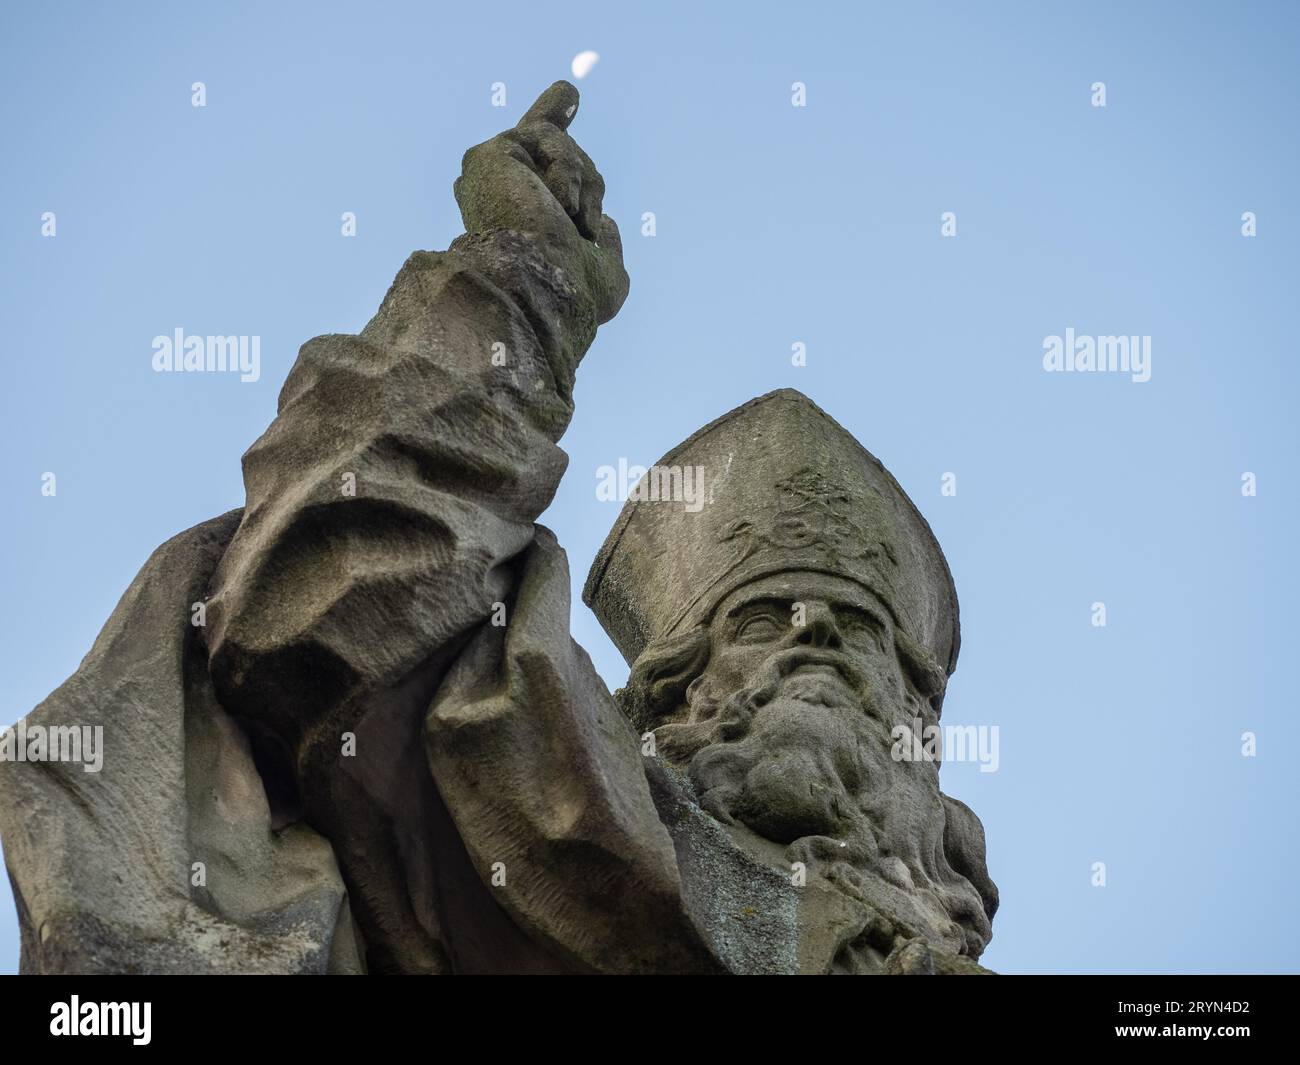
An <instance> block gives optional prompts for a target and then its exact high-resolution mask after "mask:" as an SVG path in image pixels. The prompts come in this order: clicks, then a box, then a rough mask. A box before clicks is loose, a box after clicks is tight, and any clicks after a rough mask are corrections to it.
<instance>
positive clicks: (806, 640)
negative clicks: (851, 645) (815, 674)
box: [795, 603, 843, 650]
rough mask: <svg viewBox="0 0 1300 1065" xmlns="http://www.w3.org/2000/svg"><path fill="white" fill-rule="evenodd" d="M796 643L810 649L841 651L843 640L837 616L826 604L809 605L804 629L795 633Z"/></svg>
mask: <svg viewBox="0 0 1300 1065" xmlns="http://www.w3.org/2000/svg"><path fill="white" fill-rule="evenodd" d="M795 642H796V643H801V644H805V645H807V646H809V647H828V648H830V649H832V650H839V648H840V646H841V644H842V643H843V640H842V639H841V638H840V629H839V626H838V625H837V624H836V623H835V615H834V614H833V613H832V612H831V610H830V608H829V607H828V606H827V605H826V604H825V603H809V604H808V613H807V616H806V618H805V619H804V625H803V628H801V629H799V630H798V631H797V632H796V633H795Z"/></svg>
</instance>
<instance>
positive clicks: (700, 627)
mask: <svg viewBox="0 0 1300 1065" xmlns="http://www.w3.org/2000/svg"><path fill="white" fill-rule="evenodd" d="M577 106H578V94H577V90H576V89H574V88H573V86H571V85H569V84H568V83H566V82H557V83H556V84H555V85H553V86H551V88H550V89H548V90H547V91H546V92H545V93H543V94H542V96H541V97H540V98H539V99H538V101H537V103H536V104H534V105H533V107H532V108H531V109H530V110H529V111H528V112H527V114H525V115H524V117H523V119H522V120H521V121H520V122H519V124H518V125H517V126H516V127H514V128H513V129H511V130H508V131H506V132H505V133H502V134H500V135H499V136H497V137H495V138H493V139H492V140H490V141H487V142H486V143H484V144H481V145H478V146H477V147H475V148H472V149H470V150H469V151H468V152H467V153H466V155H465V158H464V164H463V173H462V176H461V177H460V178H459V180H458V181H457V182H456V187H455V193H456V198H457V201H458V203H459V205H460V208H461V213H462V216H463V218H464V221H465V230H466V232H465V233H464V235H462V236H461V237H459V238H457V239H456V240H455V241H454V242H453V243H452V245H451V247H450V248H449V249H448V250H447V251H446V252H442V253H430V252H417V253H415V254H414V255H412V256H411V258H410V259H409V260H408V261H407V263H406V264H405V265H404V266H403V267H402V269H401V271H400V272H399V273H398V275H397V278H396V280H395V281H394V282H393V285H392V287H391V289H390V290H389V292H388V294H387V296H386V297H385V298H384V301H383V304H382V306H381V307H380V308H379V312H378V313H377V314H376V315H375V317H374V318H373V319H372V320H371V321H370V323H369V324H368V325H367V326H366V327H365V328H364V329H363V330H362V331H361V333H360V334H359V335H356V336H324V337H318V338H316V339H315V340H312V341H309V342H308V343H307V344H305V345H304V346H303V347H302V350H301V352H300V354H299V357H298V360H297V362H296V363H295V365H294V367H293V369H292V371H291V372H290V374H289V376H288V379H287V380H286V382H285V385H284V389H283V391H282V392H281V394H280V400H279V408H278V414H277V416H276V418H275V420H274V422H273V423H272V424H271V426H270V428H268V429H267V431H266V432H265V433H264V434H263V436H262V437H261V438H260V439H259V440H258V441H257V442H256V443H255V444H254V445H253V446H252V447H251V448H250V449H249V451H248V452H247V454H246V455H245V456H244V464H243V465H244V482H245V486H246V492H247V501H246V505H245V506H244V507H243V509H242V510H238V511H233V512H231V513H229V514H226V515H223V516H222V517H219V518H215V519H213V520H211V521H208V522H205V523H204V524H202V525H199V526H197V527H195V528H193V529H190V530H188V531H186V532H184V533H181V534H180V535H179V536H177V537H175V538H174V539H172V540H170V541H168V542H167V543H165V544H164V545H163V546H162V547H160V548H159V549H158V550H157V551H156V552H155V553H154V554H153V556H152V557H151V558H150V559H149V561H148V562H147V563H146V565H145V566H144V568H143V569H142V570H141V572H140V574H139V575H138V576H137V578H136V579H135V581H134V583H133V584H132V585H131V587H130V588H129V589H128V590H127V592H126V594H125V595H124V596H123V598H122V600H121V602H120V603H119V605H118V607H117V609H116V610H115V611H114V613H113V615H112V617H111V618H110V619H109V621H108V623H107V625H106V626H105V628H104V630H103V631H102V633H101V634H100V636H99V638H98V640H97V641H96V643H95V645H94V647H93V648H92V649H91V651H90V653H89V654H88V655H87V656H86V658H85V659H84V660H83V662H82V664H81V666H80V668H79V669H78V670H77V672H76V673H75V674H74V675H73V676H72V677H71V678H70V679H69V680H68V681H67V682H66V683H65V684H63V685H62V686H61V687H60V688H59V689H58V690H57V691H55V692H54V693H53V694H52V695H51V696H50V697H49V698H48V699H46V700H45V701H44V702H43V703H42V704H41V705H40V706H39V707H37V708H36V709H35V710H34V711H32V713H31V714H30V715H28V717H27V718H26V719H25V720H24V721H23V722H21V723H20V725H19V726H18V727H16V729H15V730H12V731H11V732H10V733H9V734H7V735H6V737H5V740H4V746H3V747H0V753H4V754H5V759H4V760H3V761H0V837H2V838H3V842H4V847H5V857H6V862H7V865H8V869H9V874H10V877H11V880H12V882H13V886H14V895H15V898H16V900H17V905H18V911H19V920H20V924H21V932H22V959H21V967H22V970H23V971H24V972H29V973H41V972H47V973H48V972H78V973H81V972H87V973H97V972H166V973H172V972H204V973H235V972H281V973H284V972H288V973H325V972H329V973H365V972H368V973H470V972H526V973H547V972H608V973H623V972H646V973H669V972H671V973H686V972H697V973H726V972H733V973H830V972H833V973H873V974H874V973H927V972H939V973H967V972H969V973H980V972H985V971H986V970H984V969H982V968H981V967H980V966H979V965H978V964H977V962H976V959H978V957H979V955H980V952H981V951H982V950H983V948H984V946H985V944H986V943H987V941H988V939H989V937H990V935H991V926H990V922H991V920H992V917H993V914H994V911H995V909H996V906H997V892H996V889H995V888H994V886H993V884H992V882H991V881H990V879H989V876H988V873H987V871H986V869H985V860H984V837H983V830H982V828H981V826H980V823H979V821H978V819H977V818H976V817H975V815H974V814H973V813H971V811H970V810H969V809H967V808H966V807H965V806H963V805H962V804H961V803H959V802H956V801H954V800H952V799H949V798H948V797H946V796H944V795H943V794H942V792H941V791H940V790H939V782H938V765H937V763H936V762H934V761H931V760H922V761H909V760H898V759H896V758H895V757H894V756H893V754H892V753H891V752H892V751H893V750H894V748H895V746H896V744H895V741H894V739H893V735H894V731H895V729H896V727H897V726H900V725H909V724H911V723H914V722H918V721H920V722H925V723H926V724H928V725H933V724H935V723H937V722H938V719H939V714H940V709H941V704H942V699H943V692H944V687H945V684H946V681H947V677H948V675H949V674H950V673H951V671H952V669H953V667H954V664H955V662H956V658H957V645H958V623H957V599H956V594H955V591H954V588H953V584H952V580H951V577H950V575H949V573H948V568H947V566H946V564H945V562H944V558H943V555H942V553H941V552H940V550H939V546H938V544H937V543H936V542H935V540H934V537H933V535H932V534H931V532H930V529H929V527H928V526H927V525H926V523H925V521H924V519H923V518H922V517H921V515H920V514H919V513H918V512H917V510H916V508H915V507H914V506H913V505H912V503H911V502H910V501H909V500H908V498H907V496H906V495H905V494H904V493H903V491H902V489H901V488H900V487H899V486H898V485H897V484H896V483H895V481H894V480H893V478H892V477H891V476H890V475H889V473H888V472H887V471H886V470H885V469H884V468H883V467H882V466H881V465H880V463H879V462H877V461H876V460H875V459H874V458H873V457H872V456H871V455H870V454H868V453H867V452H866V451H865V450H863V449H862V447H861V446H859V445H858V444H857V442H856V441H854V440H853V438H852V437H850V436H849V435H848V434H847V433H846V432H845V431H844V430H843V429H842V428H841V427H840V426H839V425H837V424H836V423H835V422H834V421H832V420H831V419H830V418H829V417H828V416H827V415H826V414H824V413H823V412H822V411H821V410H820V409H818V408H817V407H816V406H814V405H813V404H812V403H811V402H810V401H809V400H807V399H806V398H805V397H803V396H802V395H800V394H799V393H797V392H793V391H790V390H783V391H779V392H774V393H771V394H770V395H767V396H763V397H760V398H759V399H756V400H753V401H752V402H750V403H748V404H746V405H744V406H743V407H741V408H739V409H738V410H735V411H732V412H731V413H730V414H726V415H724V416H723V417H722V418H720V419H718V420H717V421H715V422H714V423H712V424H711V425H709V426H706V427H705V428H704V429H701V430H700V431H699V432H697V433H696V434H695V435H694V436H692V437H691V438H690V439H688V440H687V441H686V442H685V443H683V444H681V445H680V446H679V447H678V448H676V449H674V450H673V451H672V452H671V453H670V454H669V455H668V456H666V457H665V458H664V459H663V460H662V462H661V463H660V464H658V466H657V467H656V468H655V470H654V471H652V472H653V473H656V474H658V473H660V472H664V473H665V476H666V478H667V480H666V481H665V483H667V484H669V487H671V480H672V476H673V473H672V471H674V470H677V471H678V472H679V473H680V472H681V470H683V469H685V470H688V471H693V472H694V473H695V474H696V476H697V479H699V483H700V484H701V485H702V486H703V488H704V492H705V498H704V499H702V500H700V501H698V502H697V503H694V504H692V503H690V502H684V501H681V500H679V499H674V498H672V496H673V495H674V493H673V492H671V491H670V492H666V493H664V495H665V496H667V497H668V498H662V497H660V498H656V495H657V494H656V493H655V492H650V493H649V496H648V498H647V497H646V493H638V494H636V495H635V497H634V499H633V500H632V501H630V502H629V503H628V504H627V506H626V507H625V508H624V510H623V513H622V515H621V516H620V518H619V520H618V523H617V524H616V526H615V528H614V530H613V531H612V532H611V534H610V537H609V539H608V541H607V542H606V544H605V546H604V548H603V549H602V550H601V552H600V555H599V557H598V558H597V560H596V563H595V565H594V566H593V568H592V570H591V575H590V577H589V579H588V581H587V586H586V593H585V596H584V598H585V599H586V601H587V602H588V603H589V604H590V605H591V607H592V609H593V610H594V611H595V613H596V615H597V616H598V617H599V618H600V620H601V622H602V624H603V625H604V626H605V627H606V629H607V631H608V632H609V633H610V635H611V636H612V638H613V639H614V641H615V642H616V643H617V645H618V646H619V648H620V649H621V651H622V652H623V654H624V655H625V656H626V657H627V659H628V660H629V662H630V663H631V667H632V668H631V676H630V678H629V682H628V685H627V687H626V688H625V689H623V690H622V691H620V692H619V693H618V694H617V695H616V696H611V695H610V693H609V692H608V691H607V690H606V688H605V686H604V685H603V683H602V682H601V680H600V678H599V677H598V676H597V675H596V673H595V671H594V669H593V668H592V665H591V662H590V660H589V659H588V657H587V655H586V654H585V653H584V652H583V650H582V649H581V648H580V647H578V646H577V644H575V643H574V642H573V640H572V639H571V637H570V635H569V610H570V602H569V572H568V564H567V560H566V557H565V554H564V552H563V551H562V550H561V548H560V547H559V546H558V544H557V543H556V541H555V538H554V536H553V535H552V534H551V533H550V532H549V531H548V530H546V529H545V528H543V527H541V526H540V525H538V524H536V519H537V517H538V516H539V515H540V514H541V512H542V511H543V510H544V509H545V507H546V506H547V504H548V503H549V502H550V500H551V498H552V496H553V495H554V493H555V490H556V487H557V485H558V483H559V479H560V476H561V474H562V473H563V471H564V468H565V463H566V456H565V455H564V453H563V452H562V451H561V450H560V448H559V447H558V446H557V443H556V442H557V441H558V440H559V438H560V436H561V435H562V434H563V432H564V430H565V428H566V426H567V425H568V423H569V420H570V418H571V416H572V413H573V384H574V374H575V371H576V370H577V367H578V363H579V362H580V361H581V359H582V357H583V355H584V353H585V352H586V350H587V348H588V347H589V346H590V344H591V342H592V340H593V339H594V337H595V334H596V329H597V326H598V325H600V324H601V323H603V322H605V321H607V320H609V319H610V318H611V317H613V316H614V314H615V313H617V311H618V309H619V307H620V306H621V304H622V302H623V300H624V298H625V297H626V294H627V289H628V281H627V275H626V273H625V272H624V270H623V265H622V255H621V245H620V243H619V235H618V229H617V227H616V226H615V225H614V223H613V222H612V221H611V220H610V219H609V218H608V217H606V216H605V215H604V214H603V213H602V209H601V200H602V196H603V191H604V186H603V181H602V179H601V177H600V175H599V174H598V173H597V172H596V169H595V167H594V166H593V165H592V163H591V161H590V159H588V158H587V156H586V154H585V153H584V152H583V151H582V150H581V149H580V148H579V147H578V146H577V144H576V143H575V142H574V141H573V140H572V139H571V137H570V136H569V134H568V133H567V128H568V126H569V124H570V122H571V121H572V119H573V116H574V114H575V112H576V110H577ZM198 622H201V624H200V623H198ZM60 726H80V727H95V726H100V727H102V730H103V751H102V755H103V764H102V769H101V771H99V772H87V771H86V770H87V768H88V767H87V766H85V765H81V764H77V763H75V762H70V761H57V760H48V759H46V760H42V758H41V757H40V754H41V752H40V751H39V750H36V749H35V748H33V747H32V746H31V744H32V741H31V740H30V739H28V737H31V736H36V735H40V734H42V733H43V732H44V733H47V734H48V733H49V730H51V729H56V728H58V727H60ZM19 730H21V732H20V731H19ZM24 743H26V744H27V746H24ZM6 752H7V753H6ZM24 756H32V757H24ZM18 758H22V760H18Z"/></svg>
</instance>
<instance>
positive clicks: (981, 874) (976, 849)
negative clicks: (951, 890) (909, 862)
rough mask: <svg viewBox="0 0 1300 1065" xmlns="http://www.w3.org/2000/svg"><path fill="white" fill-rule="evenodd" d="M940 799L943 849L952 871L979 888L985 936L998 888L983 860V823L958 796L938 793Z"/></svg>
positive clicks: (992, 913) (976, 888) (990, 931)
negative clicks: (941, 804)
mask: <svg viewBox="0 0 1300 1065" xmlns="http://www.w3.org/2000/svg"><path fill="white" fill-rule="evenodd" d="M940 798H941V799H943V853H944V857H945V858H947V859H948V865H949V866H950V867H951V868H952V870H953V872H955V873H958V874H959V875H961V876H964V877H965V878H966V879H967V880H969V881H970V882H971V884H972V885H973V886H974V888H975V890H976V891H977V892H979V896H980V902H981V903H982V904H983V906H984V914H985V916H986V917H987V918H988V921H989V926H990V927H989V929H988V930H987V931H985V932H984V933H983V934H984V936H985V939H986V940H987V938H988V936H991V935H992V934H993V933H992V923H993V915H994V914H995V913H997V912H998V888H997V885H996V884H994V883H993V880H992V878H991V877H990V876H989V870H988V865H987V864H986V861H985V846H984V826H983V825H982V824H981V823H980V819H979V818H978V817H976V816H975V811H973V810H972V809H971V808H970V807H969V806H967V805H966V804H965V803H964V802H962V801H961V800H960V799H954V798H952V796H950V795H944V794H942V793H940Z"/></svg>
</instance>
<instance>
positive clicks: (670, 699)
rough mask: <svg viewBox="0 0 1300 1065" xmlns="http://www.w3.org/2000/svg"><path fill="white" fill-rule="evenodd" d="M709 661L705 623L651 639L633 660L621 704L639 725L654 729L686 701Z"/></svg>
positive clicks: (634, 723) (641, 728)
mask: <svg viewBox="0 0 1300 1065" xmlns="http://www.w3.org/2000/svg"><path fill="white" fill-rule="evenodd" d="M708 662H709V630H708V629H707V628H706V627H705V626H703V625H697V626H696V627H695V628H693V629H689V630H688V631H686V632H683V633H680V634H679V635H676V636H669V637H667V638H665V639H662V640H658V641H656V642H654V643H651V644H650V645H649V646H648V647H646V649H645V650H644V651H642V652H641V657H640V658H638V659H637V660H636V661H635V662H634V663H633V664H632V672H631V675H630V676H629V677H628V679H627V687H626V688H624V689H623V690H622V691H620V692H619V693H618V701H619V704H620V705H621V706H622V707H623V709H624V712H625V713H626V714H627V715H628V717H630V718H631V719H632V724H633V725H635V726H636V728H637V729H639V730H645V729H653V728H654V727H655V725H656V724H657V723H658V719H659V718H660V717H662V716H663V715H664V714H667V713H671V712H672V711H674V710H676V709H677V708H678V707H679V706H681V705H682V704H683V702H684V701H685V699H686V689H687V688H688V687H690V685H691V682H692V681H694V680H695V679H696V678H697V677H698V676H699V675H700V674H701V673H703V672H704V667H705V666H706V665H708Z"/></svg>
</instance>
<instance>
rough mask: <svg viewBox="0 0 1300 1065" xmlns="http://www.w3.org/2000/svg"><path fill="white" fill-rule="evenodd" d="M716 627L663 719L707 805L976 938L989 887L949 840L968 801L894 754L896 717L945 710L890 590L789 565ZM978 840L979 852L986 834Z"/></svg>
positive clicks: (947, 931) (942, 932)
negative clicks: (949, 795)
mask: <svg viewBox="0 0 1300 1065" xmlns="http://www.w3.org/2000/svg"><path fill="white" fill-rule="evenodd" d="M708 639H709V648H708V661H707V665H706V666H705V667H704V668H703V670H702V671H701V672H700V673H699V674H698V676H696V677H695V678H694V680H693V681H692V682H691V683H690V685H689V687H688V688H687V689H686V695H685V699H684V700H683V702H682V704H681V705H679V706H678V707H677V709H676V710H675V711H674V712H671V713H669V714H667V715H665V717H663V718H660V721H659V723H658V724H657V727H656V728H655V736H656V742H657V748H658V751H659V753H660V754H661V755H662V756H664V757H667V758H668V759H669V760H670V761H672V762H676V763H678V764H682V765H687V766H689V773H690V778H691V781H692V783H693V784H694V786H695V789H696V791H697V793H698V795H699V799H700V803H701V805H703V806H704V807H705V809H707V810H709V811H710V812H711V813H713V814H714V815H715V816H716V817H718V818H719V819H720V820H722V821H724V822H726V823H729V824H733V825H736V826H738V827H742V826H743V827H744V828H746V829H748V830H750V831H752V832H754V833H756V834H757V835H758V836H760V837H763V838H764V839H766V840H770V841H773V842H775V843H778V844H782V845H785V847H786V855H787V856H788V859H789V860H791V861H795V860H803V861H806V862H809V863H815V864H817V865H819V866H820V867H821V868H822V869H823V871H825V872H827V875H830V876H831V877H832V878H834V879H838V880H840V881H841V882H842V883H843V884H844V885H845V886H846V888H847V889H848V890H849V891H850V892H852V893H855V894H860V895H866V894H872V895H873V896H878V895H879V894H880V891H881V890H883V891H885V892H886V894H890V895H892V894H894V893H895V892H897V893H900V894H901V895H906V896H908V897H910V898H912V899H916V898H921V899H922V900H924V899H929V900H932V902H922V909H923V910H925V911H927V913H926V916H924V917H923V918H922V919H921V921H920V923H921V924H924V925H927V926H930V928H931V930H932V931H933V932H934V934H935V935H936V936H937V937H938V938H941V939H944V940H947V941H949V944H950V947H951V949H959V948H960V945H961V944H962V943H963V940H965V948H964V949H965V950H966V951H967V952H969V953H973V954H978V952H979V949H981V948H982V946H983V941H984V940H985V939H986V938H987V934H988V932H987V929H988V923H987V918H986V916H985V913H984V907H983V903H982V901H981V898H980V895H979V894H978V893H977V891H976V889H975V888H973V887H972V885H971V884H970V883H969V882H968V881H967V880H965V879H964V878H963V877H961V876H959V875H957V874H956V873H955V872H954V870H953V868H951V867H950V865H949V863H948V861H947V860H946V858H945V853H944V848H945V825H946V818H947V815H948V814H949V813H950V812H952V813H953V814H954V816H962V815H961V814H960V813H959V812H957V811H954V810H953V809H952V808H953V807H955V806H960V804H953V803H952V800H949V799H946V798H945V797H944V796H943V795H942V793H941V792H940V790H939V781H938V766H937V765H936V764H935V763H933V762H918V761H898V760H896V759H895V758H894V757H893V752H894V750H895V749H896V742H895V737H894V736H893V735H892V733H893V730H894V729H895V728H896V727H897V726H899V725H906V726H907V727H908V728H909V729H912V728H915V726H916V722H917V720H918V719H919V720H920V721H921V723H922V726H923V727H924V726H925V725H929V724H934V723H936V721H937V712H936V711H935V709H934V708H933V706H932V700H931V696H933V695H936V694H938V692H939V691H941V687H942V679H943V677H942V673H941V672H938V671H937V667H936V666H935V665H934V664H933V661H932V660H929V659H928V655H927V654H926V653H925V652H924V651H923V650H922V649H920V648H918V647H916V645H915V644H914V643H912V642H911V640H910V638H909V637H908V636H907V635H906V633H904V632H901V631H899V629H898V625H897V622H896V620H895V617H894V615H893V613H892V611H891V610H890V608H889V606H888V604H887V603H886V602H885V601H884V600H882V599H881V598H879V597H877V596H876V595H874V594H873V593H872V592H870V591H868V590H867V589H865V588H863V587H862V586H860V585H858V584H857V583H855V582H853V581H848V580H845V579H841V578H837V577H833V576H830V575H826V574H821V573H803V572H800V573H787V574H780V575H776V576H772V577H768V578H764V579H762V580H759V581H755V582H753V583H751V584H748V585H746V586H744V587H742V588H740V589H738V590H737V591H734V592H732V593H731V594H730V595H729V596H728V597H727V598H726V599H724V600H723V601H722V602H721V603H720V604H719V605H718V607H717V609H716V610H715V611H714V613H713V615H712V619H711V621H710V622H709V626H708ZM936 675H937V679H936ZM936 685H938V687H937V688H936ZM961 810H962V811H964V813H965V815H969V816H970V817H971V818H973V815H970V814H969V811H965V808H964V807H962V808H961ZM948 842H949V843H951V833H950V838H949V840H948ZM978 850H979V851H980V856H979V865H980V867H981V868H982V850H983V840H982V838H980V839H979V841H978ZM959 864H960V863H959ZM985 875H986V874H985ZM868 880H871V881H874V882H875V883H876V884H877V885H881V886H880V887H878V888H876V889H871V888H869V887H868V886H866V885H867V881H868ZM990 888H991V885H990ZM909 908H910V907H909ZM954 919H955V920H956V921H957V922H959V924H960V925H961V926H963V927H964V928H965V929H967V930H968V931H969V932H971V933H973V935H971V936H968V935H967V934H966V933H965V932H963V931H962V928H959V927H958V926H957V925H956V924H954Z"/></svg>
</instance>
